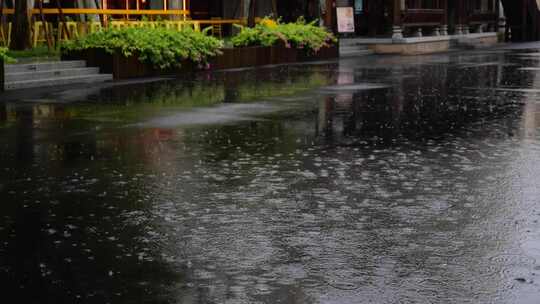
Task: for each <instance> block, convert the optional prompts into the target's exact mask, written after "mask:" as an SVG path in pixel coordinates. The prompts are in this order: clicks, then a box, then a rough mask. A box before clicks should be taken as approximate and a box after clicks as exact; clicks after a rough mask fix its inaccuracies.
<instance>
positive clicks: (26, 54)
mask: <svg viewBox="0 0 540 304" xmlns="http://www.w3.org/2000/svg"><path fill="white" fill-rule="evenodd" d="M7 55H8V56H10V57H13V58H21V59H22V58H25V59H26V58H39V59H58V58H60V53H59V52H58V50H55V49H51V50H49V49H48V48H47V46H38V47H35V48H33V49H29V50H22V51H14V50H9V51H8V52H7Z"/></svg>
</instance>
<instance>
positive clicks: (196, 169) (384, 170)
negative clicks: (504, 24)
mask: <svg viewBox="0 0 540 304" xmlns="http://www.w3.org/2000/svg"><path fill="white" fill-rule="evenodd" d="M539 93H540V44H526V45H513V46H512V47H511V48H507V49H494V50H483V51H472V52H467V53H451V54H442V55H433V56H421V57H368V58H363V59H349V60H342V61H340V62H327V63H318V64H306V65H291V66H281V67H273V68H262V69H258V70H241V71H230V72H221V73H215V74H201V75H198V76H197V78H196V79H193V80H190V81H188V80H185V79H184V80H181V79H168V80H160V81H147V80H145V81H137V82H130V83H123V84H121V85H108V86H103V87H95V88H73V89H63V90H56V91H54V92H38V93H36V92H34V93H33V94H32V92H24V93H22V94H19V96H18V97H17V96H16V95H13V94H12V95H9V96H8V95H5V97H3V100H4V101H5V102H3V103H0V164H1V171H0V195H1V196H0V197H1V204H0V284H1V285H0V286H2V289H1V290H2V298H3V299H4V300H5V299H12V301H8V302H10V303H114V304H116V303H182V304H184V303H185V304H191V303H239V304H242V303H291V304H292V303H294V304H306V303H340V304H341V303H345V304H346V303H501V304H502V303H520V304H525V303H527V304H528V303H531V304H532V303H538V302H539V301H540V223H539V220H540V178H539V176H540V95H539ZM13 96H16V97H13ZM0 98H2V97H0ZM6 100H8V101H6Z"/></svg>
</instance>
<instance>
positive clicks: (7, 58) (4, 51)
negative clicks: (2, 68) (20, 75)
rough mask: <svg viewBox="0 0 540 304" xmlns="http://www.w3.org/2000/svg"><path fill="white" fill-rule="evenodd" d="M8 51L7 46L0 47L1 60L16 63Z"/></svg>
mask: <svg viewBox="0 0 540 304" xmlns="http://www.w3.org/2000/svg"><path fill="white" fill-rule="evenodd" d="M7 53H8V49H7V48H5V47H0V60H2V61H4V62H5V63H14V62H16V61H17V60H15V59H14V58H11V57H10V56H8V54H7Z"/></svg>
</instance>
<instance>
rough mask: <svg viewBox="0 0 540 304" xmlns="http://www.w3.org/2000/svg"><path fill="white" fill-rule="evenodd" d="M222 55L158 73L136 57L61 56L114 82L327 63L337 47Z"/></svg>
mask: <svg viewBox="0 0 540 304" xmlns="http://www.w3.org/2000/svg"><path fill="white" fill-rule="evenodd" d="M221 51H222V53H223V54H222V55H219V56H216V57H214V58H211V59H210V61H209V65H208V66H198V65H197V64H194V63H192V62H189V61H184V62H182V65H181V67H179V68H173V69H168V70H160V69H155V68H153V67H152V65H151V64H147V63H141V62H140V61H139V60H138V57H137V56H130V57H127V58H126V57H124V56H123V55H122V54H121V53H120V52H119V51H117V52H115V53H114V54H110V53H107V52H105V50H103V49H88V50H85V51H76V52H71V53H69V54H64V55H62V60H86V62H87V65H88V66H92V67H99V68H100V72H101V73H108V74H113V77H114V79H127V78H136V77H152V76H164V75H186V74H191V73H193V72H196V71H199V70H224V69H237V68H248V67H257V66H264V65H275V64H287V63H296V62H306V61H318V60H329V59H335V58H338V57H339V48H338V46H331V47H326V48H322V49H321V50H320V51H319V52H317V53H316V54H309V53H308V52H307V51H306V50H304V49H293V48H286V47H283V46H275V47H244V48H227V49H222V50H221Z"/></svg>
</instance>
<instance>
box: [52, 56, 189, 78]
mask: <svg viewBox="0 0 540 304" xmlns="http://www.w3.org/2000/svg"><path fill="white" fill-rule="evenodd" d="M62 60H85V61H86V64H87V65H88V66H91V67H99V71H100V72H101V73H107V74H113V78H114V79H128V78H138V77H152V76H163V75H184V74H186V73H188V74H191V73H193V71H194V65H193V64H192V63H190V62H188V61H186V62H183V63H182V66H181V67H179V68H173V69H167V70H161V69H156V68H154V67H153V66H152V65H151V64H147V63H143V62H140V61H139V59H138V57H137V56H135V55H134V56H130V57H125V56H123V55H122V54H121V53H120V51H117V52H115V53H114V54H110V53H107V52H106V51H105V50H103V49H88V50H84V51H76V52H70V53H69V54H63V55H62Z"/></svg>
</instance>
